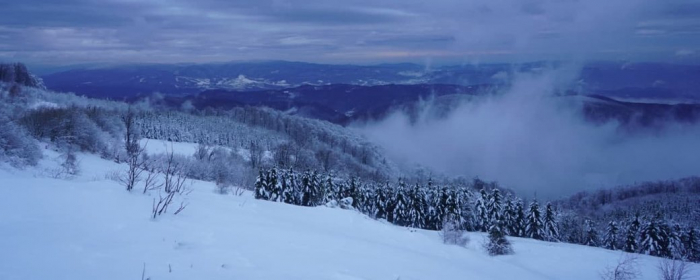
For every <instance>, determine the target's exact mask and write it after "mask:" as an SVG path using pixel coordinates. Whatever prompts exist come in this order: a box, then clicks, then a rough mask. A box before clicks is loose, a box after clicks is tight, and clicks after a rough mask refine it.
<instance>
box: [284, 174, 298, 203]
mask: <svg viewBox="0 0 700 280" xmlns="http://www.w3.org/2000/svg"><path fill="white" fill-rule="evenodd" d="M293 173H294V171H293V170H291V169H290V170H288V171H287V172H285V173H283V174H282V176H281V178H280V179H281V180H280V181H281V197H280V201H281V202H284V203H287V204H296V198H295V196H296V195H297V193H296V191H295V190H294V187H293V184H294V180H293V179H294V177H293V176H292V174H293Z"/></svg>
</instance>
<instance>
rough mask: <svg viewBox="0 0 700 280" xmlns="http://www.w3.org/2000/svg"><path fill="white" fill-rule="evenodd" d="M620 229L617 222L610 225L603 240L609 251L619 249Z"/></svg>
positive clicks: (611, 222)
mask: <svg viewBox="0 0 700 280" xmlns="http://www.w3.org/2000/svg"><path fill="white" fill-rule="evenodd" d="M619 230H620V229H619V228H618V227H617V223H616V222H615V221H610V222H609V223H608V228H607V229H606V231H605V236H604V238H603V247H604V248H605V249H608V250H617V249H619V246H618V245H617V244H618V232H619Z"/></svg>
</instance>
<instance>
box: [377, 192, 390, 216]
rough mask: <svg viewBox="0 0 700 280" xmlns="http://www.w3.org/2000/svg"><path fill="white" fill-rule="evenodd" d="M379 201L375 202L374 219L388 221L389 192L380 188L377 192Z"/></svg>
mask: <svg viewBox="0 0 700 280" xmlns="http://www.w3.org/2000/svg"><path fill="white" fill-rule="evenodd" d="M376 193H377V199H376V200H375V206H374V209H375V210H374V218H375V219H386V218H387V200H388V198H387V190H386V189H385V188H382V187H379V188H378V189H377V190H376Z"/></svg>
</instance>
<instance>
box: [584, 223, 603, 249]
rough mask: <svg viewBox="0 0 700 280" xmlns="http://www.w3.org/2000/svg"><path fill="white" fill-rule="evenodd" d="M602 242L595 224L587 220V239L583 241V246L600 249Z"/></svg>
mask: <svg viewBox="0 0 700 280" xmlns="http://www.w3.org/2000/svg"><path fill="white" fill-rule="evenodd" d="M599 244H600V240H599V238H598V229H596V225H595V222H593V220H586V237H585V239H584V241H583V245H588V246H593V247H598V246H599Z"/></svg>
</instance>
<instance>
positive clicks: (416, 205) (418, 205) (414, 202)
mask: <svg viewBox="0 0 700 280" xmlns="http://www.w3.org/2000/svg"><path fill="white" fill-rule="evenodd" d="M409 204H410V207H409V212H408V217H409V222H410V226H411V227H414V228H425V227H426V225H425V208H426V201H425V194H424V193H423V192H422V190H421V189H420V187H419V186H418V184H416V185H415V187H413V189H412V190H411V192H410V197H409Z"/></svg>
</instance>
